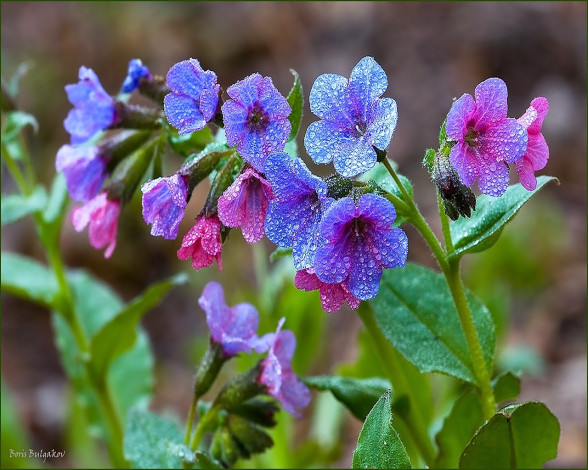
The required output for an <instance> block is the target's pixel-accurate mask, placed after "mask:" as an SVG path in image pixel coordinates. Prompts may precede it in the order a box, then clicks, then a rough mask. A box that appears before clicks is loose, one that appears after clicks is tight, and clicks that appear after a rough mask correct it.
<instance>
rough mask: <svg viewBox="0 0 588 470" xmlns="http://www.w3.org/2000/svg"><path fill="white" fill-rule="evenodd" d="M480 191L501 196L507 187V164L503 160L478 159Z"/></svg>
mask: <svg viewBox="0 0 588 470" xmlns="http://www.w3.org/2000/svg"><path fill="white" fill-rule="evenodd" d="M479 168H480V180H479V181H478V186H479V188H480V191H482V192H483V193H484V194H487V195H488V196H495V197H498V196H502V195H503V194H504V192H505V191H506V188H508V180H509V178H508V166H507V165H506V163H504V162H496V163H495V162H493V161H488V160H482V161H480V166H479Z"/></svg>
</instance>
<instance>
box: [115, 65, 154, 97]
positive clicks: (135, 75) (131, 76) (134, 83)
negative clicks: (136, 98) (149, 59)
mask: <svg viewBox="0 0 588 470" xmlns="http://www.w3.org/2000/svg"><path fill="white" fill-rule="evenodd" d="M143 77H146V78H150V77H153V75H152V74H151V72H150V71H149V68H148V67H147V66H146V65H143V62H141V59H131V61H130V62H129V68H128V71H127V76H126V77H125V80H124V82H123V84H122V87H121V91H122V92H123V93H131V92H133V91H134V90H135V89H136V88H138V87H139V80H140V79H141V78H143Z"/></svg>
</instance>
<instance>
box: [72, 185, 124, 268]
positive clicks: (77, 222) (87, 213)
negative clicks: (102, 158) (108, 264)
mask: <svg viewBox="0 0 588 470" xmlns="http://www.w3.org/2000/svg"><path fill="white" fill-rule="evenodd" d="M119 214H120V201H118V200H110V199H108V197H107V195H106V192H105V191H103V192H101V193H100V194H98V195H97V196H96V197H94V198H93V199H91V200H90V201H88V202H87V203H86V204H84V205H83V206H81V207H75V208H74V210H73V211H72V213H71V222H72V225H73V227H74V229H75V230H76V231H77V232H81V231H82V230H84V228H85V227H86V225H88V224H89V225H90V228H89V231H88V235H89V238H90V244H91V245H92V246H93V247H94V248H96V249H97V250H100V249H102V248H104V247H106V250H105V251H104V257H105V258H110V255H111V254H112V252H113V251H114V248H115V247H116V231H117V228H118V216H119Z"/></svg>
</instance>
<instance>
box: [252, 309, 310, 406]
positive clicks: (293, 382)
mask: <svg viewBox="0 0 588 470" xmlns="http://www.w3.org/2000/svg"><path fill="white" fill-rule="evenodd" d="M285 320H286V319H285V318H282V319H281V320H280V322H279V323H278V328H277V330H276V332H275V334H274V333H270V335H272V336H271V346H270V348H269V351H268V353H267V357H266V358H265V359H264V360H263V362H262V370H261V374H260V376H259V379H258V381H259V383H261V384H263V385H265V386H266V387H267V392H268V394H269V395H271V396H272V397H274V398H275V399H276V400H278V401H279V402H280V403H281V404H282V406H283V407H284V409H285V410H286V411H287V412H288V413H290V414H291V415H293V416H296V417H300V414H298V413H297V412H296V410H297V409H299V408H304V407H305V406H308V404H309V403H310V398H311V397H310V390H308V387H307V386H306V385H304V383H303V382H301V381H300V380H298V377H297V376H296V374H295V373H294V372H293V371H292V363H291V362H292V357H293V356H294V350H295V349H296V337H295V336H294V333H292V332H291V331H290V330H283V331H280V330H281V329H282V326H283V325H284V321H285ZM266 337H267V335H266Z"/></svg>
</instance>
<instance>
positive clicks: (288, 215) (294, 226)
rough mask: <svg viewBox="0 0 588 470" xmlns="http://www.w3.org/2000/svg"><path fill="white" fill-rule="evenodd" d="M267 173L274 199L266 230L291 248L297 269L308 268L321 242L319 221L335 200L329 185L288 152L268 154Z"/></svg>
mask: <svg viewBox="0 0 588 470" xmlns="http://www.w3.org/2000/svg"><path fill="white" fill-rule="evenodd" d="M265 176H266V177H267V179H268V181H269V182H270V183H271V185H272V190H273V193H274V198H275V199H274V200H272V201H270V204H269V209H268V212H267V216H266V219H265V233H266V235H267V237H268V238H269V239H270V240H271V241H272V242H274V243H275V244H276V245H278V246H281V247H285V248H289V247H292V256H293V258H294V267H295V268H296V269H298V270H299V269H305V268H309V267H311V266H312V265H313V263H314V258H315V254H316V250H317V247H318V245H319V244H320V243H321V241H322V239H321V236H320V230H319V223H320V221H321V218H322V216H323V213H324V212H325V210H326V209H327V207H328V206H329V204H330V203H331V202H332V201H333V199H332V198H330V197H328V196H327V185H326V184H325V182H324V181H323V180H321V179H320V178H319V177H317V176H315V175H313V174H312V173H311V172H310V170H309V169H308V168H307V167H306V165H305V164H304V162H303V161H302V160H301V159H300V158H295V159H292V158H291V157H290V156H289V155H288V154H286V153H272V154H270V155H269V156H268V158H267V161H266V163H265Z"/></svg>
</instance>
